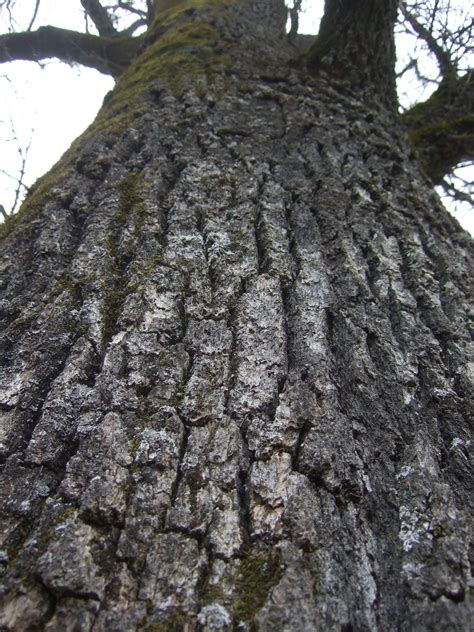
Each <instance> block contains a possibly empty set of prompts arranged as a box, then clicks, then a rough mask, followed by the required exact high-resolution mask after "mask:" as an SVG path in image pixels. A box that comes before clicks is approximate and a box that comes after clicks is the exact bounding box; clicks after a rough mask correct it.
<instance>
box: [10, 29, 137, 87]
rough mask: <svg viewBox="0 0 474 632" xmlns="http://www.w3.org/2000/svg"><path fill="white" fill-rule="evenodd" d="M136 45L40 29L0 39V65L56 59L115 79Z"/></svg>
mask: <svg viewBox="0 0 474 632" xmlns="http://www.w3.org/2000/svg"><path fill="white" fill-rule="evenodd" d="M140 44H141V38H140V37H135V38H131V37H113V38H106V37H98V36H96V35H90V34H87V33H78V32H77V31H70V30H67V29H60V28H57V27H55V26H42V27H40V28H39V29H38V30H37V31H30V32H25V33H6V34H4V35H0V63H3V62H7V61H14V60H18V59H23V60H29V61H40V60H42V59H46V58H50V57H56V58H58V59H60V60H61V61H64V62H66V63H77V64H81V65H83V66H88V67H90V68H95V69H96V70H98V71H99V72H103V73H104V74H108V75H112V76H117V75H118V74H120V72H121V71H122V70H123V68H124V67H126V66H127V64H128V63H129V62H130V60H131V59H132V58H133V56H134V54H135V53H136V51H137V50H138V48H139V46H140Z"/></svg>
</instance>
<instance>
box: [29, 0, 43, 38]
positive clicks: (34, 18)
mask: <svg viewBox="0 0 474 632" xmlns="http://www.w3.org/2000/svg"><path fill="white" fill-rule="evenodd" d="M40 1H41V0H36V4H35V8H34V10H33V16H32V18H31V20H30V23H29V25H28V28H27V29H26V30H27V31H31V29H32V28H33V24H34V23H35V20H36V16H37V15H38V9H39V5H40Z"/></svg>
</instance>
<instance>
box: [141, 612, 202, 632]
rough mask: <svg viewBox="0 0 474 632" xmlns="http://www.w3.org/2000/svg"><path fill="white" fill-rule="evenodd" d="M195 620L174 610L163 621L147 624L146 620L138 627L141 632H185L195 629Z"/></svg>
mask: <svg viewBox="0 0 474 632" xmlns="http://www.w3.org/2000/svg"><path fill="white" fill-rule="evenodd" d="M192 624H193V619H192V618H191V617H190V616H188V615H187V614H184V613H182V612H179V611H178V610H173V612H171V613H170V614H168V615H167V616H166V618H165V619H164V620H163V621H160V622H157V623H151V622H150V623H147V621H146V620H144V621H142V622H140V623H139V624H138V626H137V631H139V632H183V631H184V630H186V629H194V626H193V625H192Z"/></svg>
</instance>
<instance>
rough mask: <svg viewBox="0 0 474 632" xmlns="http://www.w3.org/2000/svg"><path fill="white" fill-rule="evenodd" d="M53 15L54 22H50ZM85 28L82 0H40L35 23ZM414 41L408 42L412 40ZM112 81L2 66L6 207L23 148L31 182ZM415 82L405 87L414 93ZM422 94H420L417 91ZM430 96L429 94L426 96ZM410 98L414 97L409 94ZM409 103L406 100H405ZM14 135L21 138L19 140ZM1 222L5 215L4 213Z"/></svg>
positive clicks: (87, 72) (21, 5)
mask: <svg viewBox="0 0 474 632" xmlns="http://www.w3.org/2000/svg"><path fill="white" fill-rule="evenodd" d="M306 4H307V5H311V10H309V9H308V8H306V9H304V10H303V13H302V15H301V16H300V31H301V32H304V33H311V32H313V33H314V32H317V28H318V24H319V19H320V15H321V12H322V7H323V1H322V0H319V1H314V0H313V2H311V1H310V0H307V1H306ZM32 7H33V2H31V0H16V3H15V7H14V10H13V15H14V17H15V18H16V20H17V21H18V22H17V24H15V30H22V29H24V28H25V27H26V26H27V25H28V23H29V21H30V19H31V11H32ZM52 16H54V22H52V21H51V18H52ZM48 23H54V25H55V26H60V27H63V28H72V29H77V30H82V29H83V27H84V23H83V15H82V11H81V6H80V1H79V0H62V1H61V2H58V0H41V3H40V11H39V13H38V17H37V19H36V21H35V26H34V28H38V27H39V26H41V25H43V24H48ZM7 30H8V15H7V14H6V13H5V10H3V14H1V15H0V32H6V31H7ZM408 45H409V44H408ZM113 83H114V82H113V80H112V79H111V78H110V77H108V76H106V75H102V74H100V73H99V72H97V71H95V70H92V69H88V68H82V67H71V66H68V65H66V64H63V63H60V62H57V61H54V60H52V61H48V62H47V63H45V64H42V65H40V64H37V63H34V62H21V61H15V62H12V63H8V64H2V65H1V66H0V89H1V93H2V97H3V98H2V99H1V100H0V204H3V206H4V207H5V209H6V210H7V212H9V211H10V209H11V208H12V206H13V201H14V198H15V190H16V188H17V183H16V181H15V179H14V178H15V177H18V174H19V171H20V167H21V157H20V156H19V153H18V147H19V146H20V147H22V148H26V147H27V146H28V144H29V143H30V141H31V145H30V149H29V152H28V156H27V161H26V174H25V178H24V180H25V182H26V184H27V185H31V184H32V183H33V182H34V181H35V180H36V179H37V178H38V177H39V176H41V175H42V174H43V173H45V172H46V171H47V170H48V169H50V167H51V166H52V165H53V164H54V163H55V162H56V161H57V160H58V159H59V158H60V157H61V155H62V154H63V153H64V151H65V150H66V149H67V148H68V147H69V145H70V144H71V142H72V141H73V140H74V139H75V138H76V137H77V136H78V135H79V134H80V133H81V132H82V131H83V130H84V129H85V128H86V127H87V126H88V125H89V124H90V123H91V122H92V120H93V119H94V116H95V114H96V113H97V111H98V109H99V108H100V106H101V104H102V100H103V98H104V96H105V94H106V93H107V92H108V91H109V90H110V89H111V88H112V87H113ZM415 90H416V87H412V86H407V88H405V89H404V91H407V92H408V93H409V95H412V94H414V93H415ZM416 96H417V97H419V94H417V95H416ZM423 96H424V98H426V95H423ZM408 99H410V96H409V97H408ZM405 103H406V104H407V102H406V101H405ZM15 136H16V138H17V139H18V141H19V142H17V141H16V140H15ZM2 172H6V173H7V174H9V175H10V176H13V177H9V176H8V175H6V174H5V173H2ZM458 207H461V210H458V211H456V212H455V213H454V214H455V216H456V217H457V219H458V220H459V222H460V223H461V224H462V225H463V226H464V228H466V229H467V230H469V231H470V232H471V234H472V235H474V211H473V210H472V209H470V208H469V206H468V205H458ZM0 221H1V218H0Z"/></svg>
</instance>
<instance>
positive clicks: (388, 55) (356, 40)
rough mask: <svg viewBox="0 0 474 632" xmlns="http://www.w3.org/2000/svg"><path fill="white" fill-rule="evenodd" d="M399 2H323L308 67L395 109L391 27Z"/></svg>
mask: <svg viewBox="0 0 474 632" xmlns="http://www.w3.org/2000/svg"><path fill="white" fill-rule="evenodd" d="M397 2H398V0H364V1H363V2H357V1H355V0H326V2H325V11H324V15H323V18H322V20H321V25H320V28H319V33H318V36H317V38H316V41H315V43H314V44H313V45H312V46H311V48H310V49H309V51H308V53H307V55H306V62H307V67H308V68H309V69H310V70H311V69H313V70H314V71H316V72H317V71H318V69H319V68H323V69H326V70H327V72H328V73H330V74H331V76H335V75H338V76H340V77H341V79H343V80H344V81H347V82H349V83H350V84H351V85H352V87H353V88H355V89H357V90H364V91H366V93H367V95H372V96H374V97H375V98H376V99H378V100H380V99H382V100H383V101H385V102H386V103H387V104H388V105H389V106H390V107H391V108H393V109H395V107H396V102H397V99H396V89H395V45H394V41H393V26H394V24H395V20H396V14H397Z"/></svg>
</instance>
